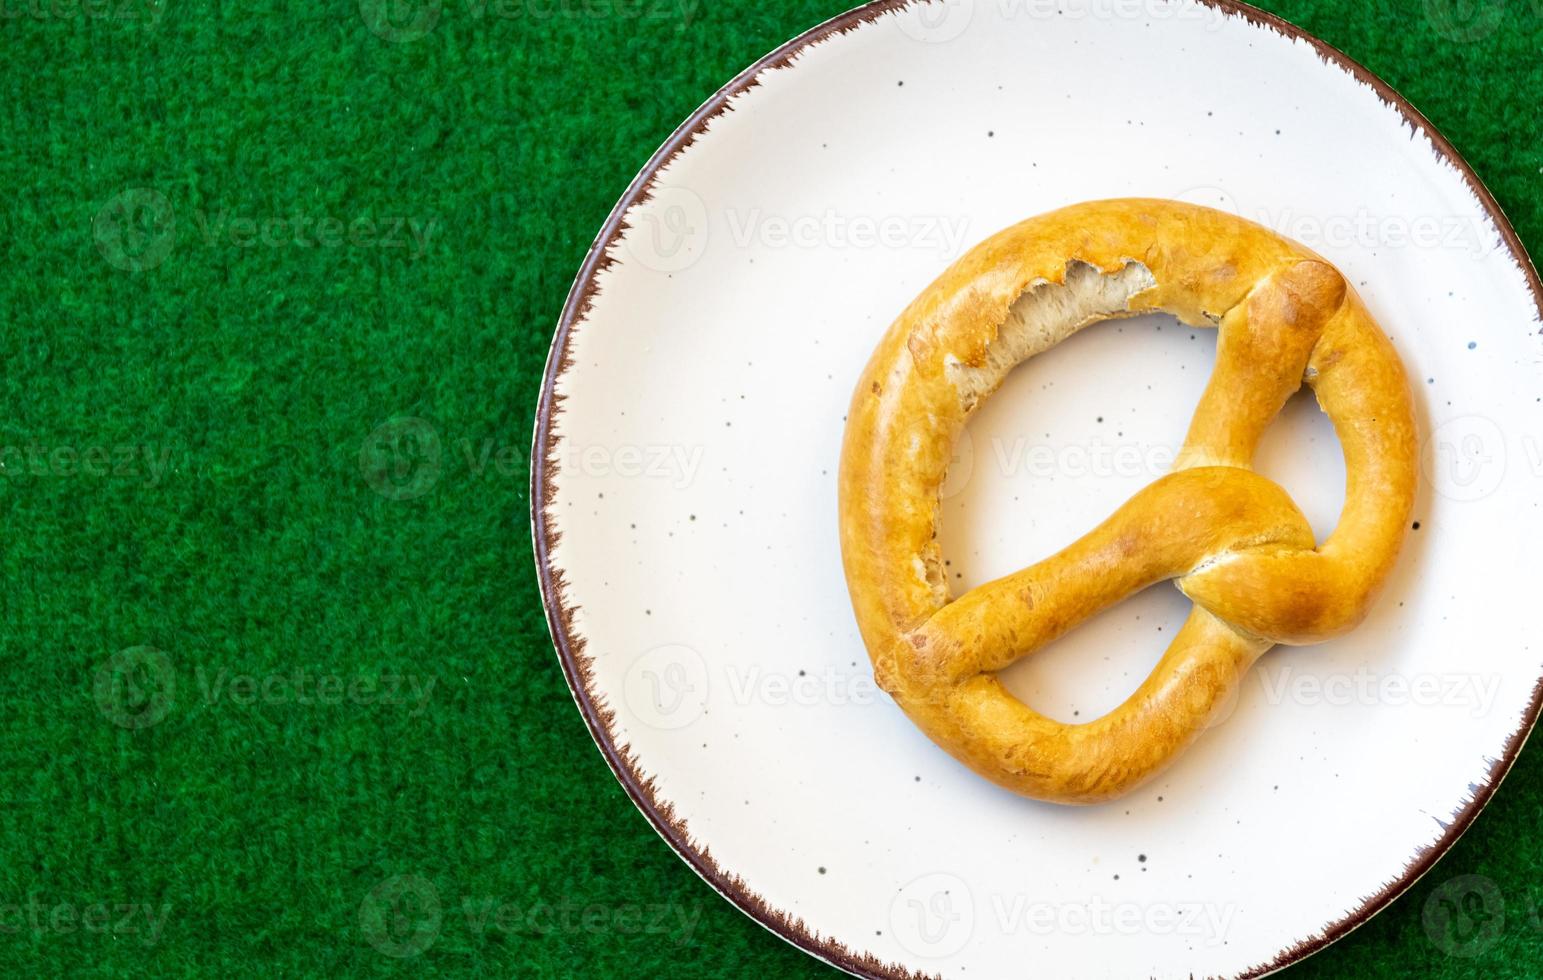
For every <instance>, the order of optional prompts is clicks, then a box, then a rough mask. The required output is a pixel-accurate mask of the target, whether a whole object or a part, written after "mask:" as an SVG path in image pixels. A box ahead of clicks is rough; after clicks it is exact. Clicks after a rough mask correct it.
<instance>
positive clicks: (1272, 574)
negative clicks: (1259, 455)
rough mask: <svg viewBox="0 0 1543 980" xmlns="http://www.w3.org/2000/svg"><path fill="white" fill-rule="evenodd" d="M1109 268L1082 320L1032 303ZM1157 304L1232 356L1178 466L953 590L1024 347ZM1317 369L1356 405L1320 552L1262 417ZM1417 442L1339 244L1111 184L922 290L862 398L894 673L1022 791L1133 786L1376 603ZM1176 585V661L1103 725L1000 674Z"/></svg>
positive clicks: (1079, 793) (862, 492)
mask: <svg viewBox="0 0 1543 980" xmlns="http://www.w3.org/2000/svg"><path fill="white" fill-rule="evenodd" d="M1086 267H1091V269H1092V270H1097V272H1098V273H1101V274H1102V278H1101V279H1100V280H1099V281H1098V282H1093V283H1092V284H1091V285H1089V284H1088V283H1089V280H1087V279H1080V280H1079V281H1078V285H1079V288H1082V287H1086V289H1085V292H1088V293H1091V292H1096V291H1097V290H1099V289H1103V290H1104V293H1103V294H1101V295H1102V296H1103V298H1104V301H1105V302H1107V297H1108V296H1110V295H1113V296H1116V297H1117V299H1119V300H1121V301H1122V302H1120V304H1119V305H1118V306H1116V307H1112V308H1105V307H1103V306H1099V305H1098V304H1097V303H1096V302H1095V303H1094V305H1093V306H1091V307H1088V308H1086V309H1083V308H1078V307H1076V306H1075V304H1073V303H1071V302H1070V301H1066V302H1064V303H1063V306H1064V307H1065V308H1064V309H1062V308H1057V310H1056V311H1055V313H1056V315H1058V316H1059V317H1060V320H1059V321H1057V320H1056V319H1055V316H1051V315H1046V316H1045V318H1044V319H1042V320H1035V321H1034V322H1033V323H1029V322H1028V321H1027V320H1025V319H1024V318H1025V317H1027V316H1031V315H1034V316H1038V315H1039V314H1038V313H1036V312H1034V311H1033V309H1032V308H1031V307H1022V306H1015V304H1018V303H1019V302H1020V300H1022V299H1025V298H1027V299H1028V300H1029V301H1031V302H1032V301H1034V300H1036V299H1038V298H1039V295H1038V291H1040V290H1045V289H1047V288H1049V289H1054V288H1056V287H1058V286H1062V285H1063V284H1067V283H1068V281H1069V279H1068V277H1069V276H1071V275H1072V274H1073V273H1074V270H1085V269H1086ZM1089 275H1091V272H1089ZM1121 289H1123V290H1124V292H1123V293H1122V292H1120V290H1121ZM1046 295H1047V296H1048V294H1046ZM1067 295H1069V294H1067ZM1078 295H1083V294H1078ZM1061 299H1064V297H1058V298H1057V299H1056V301H1060V300H1061ZM1050 301H1051V300H1047V303H1048V302H1050ZM1025 310H1029V312H1027V313H1026V312H1024V311H1025ZM1158 310H1161V311H1166V312H1169V313H1172V314H1174V315H1176V316H1177V317H1178V318H1179V319H1180V320H1182V321H1184V322H1185V323H1188V324H1191V325H1194V326H1204V327H1210V326H1216V327H1218V328H1219V330H1220V336H1219V338H1218V344H1217V363H1216V369H1215V371H1214V373H1213V374H1212V377H1211V380H1210V383H1209V385H1208V387H1207V389H1206V391H1205V394H1204V395H1203V396H1202V398H1201V401H1200V406H1199V408H1198V409H1197V411H1196V413H1195V416H1194V421H1193V423H1192V424H1191V426H1190V431H1189V434H1188V436H1187V438H1186V440H1185V444H1184V447H1183V449H1182V450H1181V452H1180V454H1179V458H1178V462H1177V464H1176V467H1175V472H1174V473H1172V474H1170V475H1168V476H1166V477H1163V478H1162V479H1160V480H1158V481H1156V482H1155V483H1153V484H1152V485H1151V486H1150V487H1148V488H1146V489H1145V490H1143V491H1141V492H1140V493H1139V494H1137V495H1136V497H1134V498H1133V499H1132V500H1131V501H1129V502H1128V503H1127V504H1126V505H1125V506H1123V507H1121V508H1120V510H1119V511H1117V512H1116V513H1115V514H1114V515H1113V516H1112V517H1110V518H1109V520H1107V521H1105V522H1104V523H1103V524H1102V525H1100V526H1099V527H1098V528H1097V529H1095V530H1094V531H1092V532H1091V533H1089V534H1088V535H1087V536H1085V537H1084V538H1082V539H1081V540H1079V541H1077V542H1076V543H1075V544H1073V545H1071V546H1070V547H1069V548H1067V549H1065V550H1064V551H1062V552H1060V553H1059V554H1057V555H1054V556H1052V557H1050V558H1047V559H1045V560H1044V561H1042V562H1039V563H1038V564H1036V565H1033V566H1031V567H1029V568H1026V569H1024V570H1023V571H1020V572H1017V573H1014V574H1013V575H1009V576H1007V577H1005V578H1002V579H998V580H997V581H995V582H990V583H987V584H986V585H983V586H981V587H980V588H978V589H975V590H973V591H971V592H970V593H968V594H966V595H964V596H962V597H959V598H957V599H955V598H953V597H951V596H950V595H949V592H948V586H947V582H946V580H945V579H944V577H943V575H942V570H941V556H940V554H939V551H938V546H937V542H936V533H935V532H936V526H937V519H938V490H939V487H940V486H941V485H942V482H943V478H944V476H945V472H946V470H947V467H948V463H949V459H950V457H951V455H952V451H953V443H954V440H955V439H956V438H957V436H958V434H959V432H960V430H961V429H962V428H963V427H964V425H965V423H966V421H967V420H968V418H969V416H970V414H971V412H972V411H973V409H974V408H975V406H976V405H977V404H978V402H979V400H980V399H981V398H983V397H984V396H985V395H987V394H989V393H990V391H991V390H993V389H994V388H995V386H996V385H997V384H999V383H1000V381H1001V376H1002V375H1004V374H1005V373H1006V371H1007V370H1008V369H1009V368H1010V367H1011V364H1012V362H1014V361H1016V360H1020V359H1022V357H1024V356H1032V354H1034V353H1037V352H1038V351H1039V350H1042V349H1044V348H1045V347H1048V346H1052V345H1053V344H1054V343H1056V342H1058V341H1059V340H1060V339H1063V338H1064V336H1066V335H1068V334H1069V333H1070V332H1073V331H1074V330H1076V329H1080V328H1081V327H1082V326H1084V325H1086V323H1088V322H1093V321H1096V320H1100V319H1107V318H1109V317H1111V316H1129V315H1134V314H1138V313H1144V312H1150V311H1158ZM1046 324H1055V325H1056V329H1054V330H1052V329H1049V328H1047V327H1046ZM1036 331H1037V332H1036ZM1304 381H1306V383H1308V384H1309V385H1311V386H1312V387H1313V389H1314V391H1315V393H1316V395H1317V397H1318V401H1319V403H1320V405H1322V407H1323V409H1324V411H1326V412H1327V413H1328V415H1329V416H1330V418H1331V419H1332V421H1333V423H1334V427H1335V431H1336V433H1337V434H1338V436H1339V439H1340V442H1341V444H1342V446H1343V449H1344V454H1345V464H1346V471H1347V480H1346V489H1345V507H1344V511H1343V513H1342V514H1341V517H1340V522H1339V525H1338V527H1336V528H1335V530H1334V533H1333V534H1331V535H1330V536H1329V537H1328V539H1327V540H1326V541H1324V542H1323V544H1322V545H1321V546H1317V547H1315V546H1314V539H1313V534H1312V529H1311V528H1310V527H1309V526H1308V524H1307V521H1306V519H1305V518H1303V517H1302V514H1301V512H1300V511H1298V510H1297V508H1296V506H1295V504H1293V503H1292V501H1291V500H1290V498H1289V497H1288V496H1287V495H1286V493H1285V492H1284V491H1283V490H1281V489H1280V488H1279V487H1278V486H1276V485H1275V484H1273V483H1271V482H1270V481H1269V480H1267V479H1265V478H1264V477H1261V476H1259V475H1257V474H1255V473H1253V472H1251V471H1250V470H1249V465H1250V461H1251V460H1252V457H1253V453H1254V449H1255V447H1256V446H1257V445H1258V442H1259V439H1260V437H1261V436H1262V435H1263V433H1264V430H1265V429H1266V427H1267V426H1268V425H1269V423H1270V422H1271V421H1272V420H1273V419H1274V418H1275V416H1276V414H1277V413H1278V412H1279V411H1280V408H1281V406H1282V405H1284V403H1285V401H1286V399H1287V398H1289V397H1290V396H1291V394H1292V393H1293V392H1295V391H1296V390H1297V389H1298V388H1299V387H1300V386H1301V384H1302V383H1303V382H1304ZM1415 452H1416V449H1415V429H1414V413H1413V407H1412V402H1411V397H1410V393H1409V387H1408V383H1407V381H1406V380H1405V377H1404V372H1403V368H1402V366H1401V365H1400V363H1399V361H1398V358H1397V355H1396V354H1395V353H1394V351H1393V347H1392V345H1391V343H1389V341H1388V339H1387V337H1386V336H1384V334H1383V333H1382V331H1381V329H1380V328H1379V327H1378V326H1377V324H1376V322H1375V321H1374V320H1373V319H1372V317H1371V315H1370V314H1369V313H1368V312H1367V310H1366V307H1365V305H1364V304H1363V303H1362V302H1361V299H1360V297H1359V296H1357V295H1356V293H1355V291H1354V290H1353V289H1352V288H1350V286H1349V284H1348V283H1346V282H1345V280H1344V278H1343V277H1342V276H1341V275H1340V274H1339V272H1338V271H1337V270H1335V269H1334V268H1333V266H1331V265H1329V264H1328V263H1327V262H1326V261H1325V260H1323V259H1322V258H1321V257H1320V256H1318V255H1316V254H1314V253H1313V252H1311V251H1309V250H1308V249H1306V248H1304V247H1302V246H1301V245H1298V244H1296V243H1294V242H1291V241H1288V240H1287V239H1284V238H1282V237H1280V236H1278V235H1276V234H1275V233H1273V232H1271V231H1269V230H1267V229H1265V228H1262V227H1260V226H1258V225H1255V224H1252V223H1250V222H1247V221H1244V220H1242V219H1240V218H1237V217H1235V216H1232V215H1228V214H1224V213H1222V212H1218V211H1213V210H1210V209H1208V208H1201V207H1196V206H1193V205H1187V204H1181V203H1178V202H1174V201H1161V200H1143V199H1131V200H1116V201H1098V202H1092V203H1088V204H1079V205H1075V206H1072V207H1069V208H1065V209H1062V210H1060V211H1055V212H1052V213H1050V214H1046V215H1041V216H1039V217H1036V218H1031V219H1029V220H1028V221H1025V222H1023V223H1021V224H1018V225H1015V226H1014V227H1012V228H1008V229H1006V230H1005V231H1002V232H1000V233H998V234H997V235H995V236H993V237H992V238H990V239H987V240H986V241H985V242H983V243H981V244H980V245H978V246H977V247H976V248H975V249H973V250H972V251H971V252H970V253H969V254H967V255H966V256H964V257H963V258H962V259H960V260H959V261H958V262H957V263H955V265H954V266H953V267H952V268H950V269H949V270H947V271H946V272H945V273H944V274H943V275H942V276H941V277H940V278H939V279H938V280H937V281H936V282H934V283H933V284H932V285H931V286H930V287H928V288H927V290H925V291H924V292H923V293H922V294H921V295H920V296H919V297H917V299H916V300H915V301H914V302H912V303H911V305H910V306H909V307H908V308H907V309H906V310H905V312H904V313H902V314H901V316H900V318H899V319H898V320H897V321H896V322H895V323H894V325H893V326H892V327H891V328H890V329H889V331H888V333H887V334H886V335H885V336H884V339H883V340H882V341H881V342H880V344H879V347H878V349H877V350H876V351H875V352H874V355H873V357H872V359H871V360H870V361H869V364H868V367H867V369H866V370H865V371H864V373H863V376H862V379H861V380H860V381H859V383H858V386H857V390H856V393H855V394H854V396H853V399H852V408H851V412H850V413H849V416H848V422H847V429H846V440H845V444H844V446H843V450H842V460H841V475H840V495H841V546H842V556H843V561H844V563H845V567H846V575H847V583H848V586H849V588H850V591H851V594H852V603H853V607H854V609H855V611H856V614H857V621H858V625H859V627H860V629H861V631H862V635H863V640H864V642H865V644H866V645H867V647H868V652H869V656H870V658H871V659H872V661H873V666H874V673H875V677H876V678H877V679H878V682H879V684H880V685H881V686H882V687H883V688H884V689H885V690H886V691H888V692H889V693H890V694H891V695H892V696H893V697H894V698H895V701H896V702H897V703H898V704H899V705H900V706H901V707H902V708H903V709H904V710H905V712H906V713H907V715H909V716H910V717H911V719H912V720H913V721H914V722H915V723H916V724H917V725H918V726H919V727H920V728H921V729H922V730H923V731H925V732H926V733H927V735H928V736H929V737H930V738H932V740H933V741H935V742H937V743H938V744H939V745H940V746H942V747H943V748H944V749H946V750H948V751H949V752H950V753H952V754H953V755H954V756H955V757H956V758H958V759H959V760H961V761H962V762H964V763H965V764H967V765H969V766H970V767H971V768H973V769H974V770H975V771H976V772H978V773H980V774H981V775H983V776H986V777H987V778H989V779H992V780H994V781H995V782H997V783H999V784H1001V785H1003V786H1005V787H1007V788H1009V789H1012V790H1014V791H1016V792H1019V793H1022V794H1024V795H1026V796H1032V797H1035V798H1038V799H1044V800H1052V801H1056V802H1062V803H1093V802H1099V801H1102V800H1107V799H1111V798H1114V797H1116V796H1119V795H1121V794H1123V793H1126V792H1128V791H1129V790H1131V789H1132V788H1134V787H1135V786H1137V785H1138V784H1140V783H1141V782H1142V781H1144V780H1146V779H1148V778H1150V777H1151V776H1153V775H1155V774H1156V773H1157V772H1158V771H1160V770H1161V769H1162V768H1163V766H1165V765H1166V764H1167V763H1168V762H1170V761H1171V760H1172V759H1173V758H1174V757H1176V756H1177V754H1178V753H1179V751H1180V750H1182V749H1183V748H1184V747H1185V746H1186V745H1188V744H1189V743H1190V742H1191V741H1193V740H1194V739H1195V738H1196V737H1197V736H1198V735H1199V734H1200V733H1201V732H1202V731H1204V730H1205V728H1206V726H1207V725H1208V724H1210V723H1211V721H1212V720H1213V718H1214V716H1215V713H1216V712H1217V711H1218V710H1220V709H1221V708H1222V706H1224V705H1225V703H1226V701H1227V699H1228V698H1229V697H1230V696H1231V694H1232V692H1233V691H1234V690H1235V689H1236V687H1237V685H1238V683H1239V681H1240V679H1241V678H1242V676H1243V675H1244V674H1245V673H1246V671H1247V670H1248V668H1249V666H1250V665H1251V664H1252V663H1253V662H1254V660H1255V659H1257V658H1258V657H1259V655H1260V654H1262V653H1263V652H1264V651H1265V650H1267V649H1268V648H1269V647H1270V646H1271V645H1272V644H1274V643H1293V644H1305V643H1316V642H1319V641H1321V640H1324V639H1327V638H1329V637H1332V636H1336V635H1339V634H1341V633H1344V632H1346V631H1348V630H1350V629H1353V628H1354V627H1355V626H1356V624H1357V623H1359V622H1360V621H1361V619H1362V618H1363V617H1364V616H1365V614H1366V612H1367V610H1368V608H1369V607H1370V604H1371V602H1372V600H1373V599H1374V598H1375V595H1376V593H1377V590H1378V588H1379V587H1380V586H1381V584H1382V583H1383V581H1384V580H1385V579H1386V577H1387V575H1388V572H1389V571H1390V570H1391V568H1392V565H1393V562H1394V560H1395V559H1396V558H1397V555H1398V551H1399V548H1400V546H1401V545H1402V543H1403V539H1404V535H1405V533H1406V529H1407V528H1408V518H1409V513H1410V510H1411V508H1412V506H1413V502H1414V494H1415V481H1416V477H1415V473H1416V466H1415ZM1170 578H1171V579H1174V580H1175V581H1176V584H1177V585H1178V586H1179V588H1180V589H1182V590H1183V591H1184V593H1185V594H1186V595H1187V596H1189V597H1190V598H1191V599H1192V600H1194V602H1195V606H1196V608H1195V610H1194V613H1193V614H1192V615H1191V616H1190V618H1189V620H1188V622H1187V623H1186V624H1185V626H1184V628H1183V629H1182V630H1181V631H1180V632H1179V634H1178V635H1177V636H1176V637H1175V638H1174V640H1173V642H1172V643H1171V644H1170V646H1169V648H1168V651H1167V652H1166V653H1165V654H1164V656H1163V659H1162V661H1161V663H1159V665H1158V666H1157V668H1156V670H1154V672H1153V674H1152V676H1151V677H1149V678H1148V679H1147V681H1146V682H1145V683H1144V684H1143V685H1142V686H1141V688H1140V689H1139V690H1137V692H1136V693H1135V694H1133V695H1132V696H1131V697H1130V698H1129V699H1128V700H1127V701H1126V702H1125V703H1124V704H1122V705H1121V706H1120V707H1119V708H1117V709H1115V710H1114V711H1113V712H1111V713H1110V714H1108V715H1106V716H1104V717H1103V718H1099V719H1097V720H1095V721H1092V722H1088V723H1086V724H1080V725H1068V724H1063V723H1060V722H1056V721H1053V720H1051V719H1048V718H1045V717H1044V716H1042V715H1040V714H1038V713H1036V712H1035V711H1033V710H1032V709H1030V708H1028V707H1027V706H1025V705H1024V704H1022V703H1021V702H1019V701H1018V700H1016V699H1015V698H1013V697H1012V696H1011V695H1010V694H1008V693H1007V691H1006V690H1005V689H1004V688H1003V687H1002V685H1001V684H1000V683H999V682H998V681H997V679H996V678H995V677H994V676H993V672H994V671H996V670H1000V669H1002V668H1004V667H1006V666H1007V665H1008V664H1010V663H1012V662H1013V661H1014V660H1016V659H1018V658H1019V657H1022V656H1025V655H1027V654H1029V653H1032V652H1033V651H1034V650H1037V649H1039V648H1040V647H1042V646H1044V645H1045V644H1047V643H1049V642H1051V641H1052V640H1054V639H1055V638H1056V637H1058V636H1060V635H1062V634H1063V633H1065V632H1066V631H1068V630H1070V629H1072V628H1073V627H1075V626H1076V625H1077V624H1078V623H1081V622H1083V621H1084V620H1086V619H1087V618H1089V617H1090V616H1092V615H1094V614H1096V613H1098V612H1099V611H1101V610H1103V609H1105V608H1107V607H1108V606H1110V605H1113V604H1114V603H1117V602H1119V601H1121V600H1122V599H1123V598H1125V597H1126V596H1128V595H1130V594H1132V593H1133V592H1135V591H1137V590H1139V589H1142V588H1145V587H1146V586H1148V585H1150V584H1152V583H1154V582H1158V581H1161V580H1163V579H1170Z"/></svg>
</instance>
